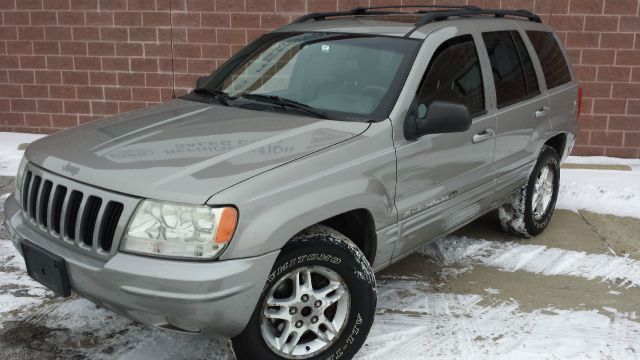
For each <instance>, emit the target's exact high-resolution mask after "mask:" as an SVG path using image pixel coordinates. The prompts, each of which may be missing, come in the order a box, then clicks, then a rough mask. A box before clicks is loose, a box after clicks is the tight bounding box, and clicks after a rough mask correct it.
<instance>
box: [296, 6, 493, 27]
mask: <svg viewBox="0 0 640 360" xmlns="http://www.w3.org/2000/svg"><path fill="white" fill-rule="evenodd" d="M412 8H432V9H448V10H453V9H456V10H481V9H480V8H478V7H476V6H472V5H468V6H454V5H385V6H371V7H363V6H360V7H356V8H353V9H351V10H346V11H334V12H316V13H309V14H306V15H303V16H301V17H299V18H297V19H295V20H294V21H293V22H292V24H298V23H302V22H306V21H309V20H315V21H322V20H326V18H328V17H338V16H357V15H401V14H425V13H427V11H426V10H419V11H416V12H401V11H380V10H384V9H412Z"/></svg>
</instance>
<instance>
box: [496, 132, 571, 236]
mask: <svg viewBox="0 0 640 360" xmlns="http://www.w3.org/2000/svg"><path fill="white" fill-rule="evenodd" d="M543 177H544V179H543ZM559 187H560V159H559V157H558V153H557V152H556V150H555V149H554V148H552V147H550V146H547V145H544V146H543V147H542V151H541V152H540V156H539V157H538V161H537V163H536V165H535V167H534V168H533V171H532V172H531V175H529V179H528V180H527V182H526V183H525V184H524V185H523V186H522V188H521V189H520V190H518V192H517V193H516V194H515V195H514V196H513V198H512V199H511V201H510V202H509V203H507V204H505V205H503V206H501V207H500V208H499V209H498V216H499V217H500V225H501V227H502V229H503V230H504V231H506V232H509V233H512V234H514V235H517V236H522V237H532V236H536V235H538V234H540V233H541V232H542V231H543V230H544V229H545V228H546V227H547V225H548V224H549V220H551V216H552V215H553V211H554V210H555V207H556V200H557V199H558V189H559Z"/></svg>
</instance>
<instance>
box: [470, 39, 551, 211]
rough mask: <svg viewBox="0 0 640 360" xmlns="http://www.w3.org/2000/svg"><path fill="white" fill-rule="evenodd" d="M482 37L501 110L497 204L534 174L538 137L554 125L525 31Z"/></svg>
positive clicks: (497, 138) (496, 161) (494, 200)
mask: <svg viewBox="0 0 640 360" xmlns="http://www.w3.org/2000/svg"><path fill="white" fill-rule="evenodd" d="M482 41H483V46H482V50H483V51H485V52H486V55H487V56H488V58H489V62H490V64H491V74H490V76H491V77H492V78H493V79H492V90H493V94H492V95H493V96H494V99H495V102H494V103H495V107H496V116H497V128H496V150H495V155H494V156H495V157H494V166H495V169H496V192H495V195H494V197H493V200H492V202H491V204H490V206H495V205H497V204H498V203H500V202H501V201H503V200H504V199H505V198H507V197H508V195H509V193H511V192H512V191H513V190H515V189H517V188H518V187H519V186H521V185H522V183H523V182H524V181H526V179H527V177H528V176H529V173H530V172H531V169H532V168H533V165H534V164H535V161H536V155H537V152H538V142H539V140H540V138H541V135H543V134H545V133H546V132H547V131H548V129H549V122H548V117H549V114H550V107H549V100H548V97H547V96H546V95H545V94H544V93H543V92H542V91H541V89H540V79H539V78H538V75H537V74H536V71H535V68H534V65H533V61H532V58H531V56H530V55H529V50H528V49H527V46H526V45H525V42H524V40H523V37H522V34H521V33H520V31H518V30H516V29H515V28H514V29H508V30H496V31H483V32H482Z"/></svg>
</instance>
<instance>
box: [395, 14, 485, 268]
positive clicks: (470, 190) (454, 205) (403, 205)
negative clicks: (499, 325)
mask: <svg viewBox="0 0 640 360" xmlns="http://www.w3.org/2000/svg"><path fill="white" fill-rule="evenodd" d="M466 34H472V35H473V37H474V41H475V43H476V47H477V45H478V38H477V37H476V36H475V35H474V34H473V27H472V26H470V24H464V23H461V24H459V25H456V26H444V27H443V28H440V29H437V30H435V31H433V32H432V33H431V34H429V35H428V36H427V38H426V40H425V43H424V44H423V47H422V49H421V51H420V53H419V54H418V58H417V59H416V63H415V64H414V68H413V69H412V72H411V75H410V79H409V80H408V81H407V84H406V85H405V89H404V90H403V93H402V98H401V101H403V102H404V104H410V103H411V101H412V100H413V97H414V95H415V94H416V91H417V89H418V87H419V85H420V81H421V79H422V78H423V75H424V73H425V71H426V70H427V67H428V65H429V62H430V60H431V58H432V56H433V54H434V52H435V51H436V50H437V48H438V47H439V46H440V45H441V44H442V43H443V42H445V41H447V40H449V39H451V38H454V37H457V36H461V35H466ZM478 53H479V51H478ZM480 65H481V68H484V67H486V64H485V63H484V61H483V60H482V59H480ZM485 73H486V71H483V75H482V76H483V82H484V84H485V89H484V92H485V94H486V93H488V88H487V87H486V84H487V83H488V81H489V79H488V78H487V77H486V75H485ZM485 98H486V97H485ZM404 104H400V105H401V106H402V105H404ZM405 106H407V105H405ZM485 106H486V104H485ZM407 108H408V106H407ZM405 114H406V110H405V111H404V112H398V113H396V117H395V118H394V126H395V129H396V131H395V132H394V142H395V144H396V151H397V155H398V187H397V192H396V205H397V207H398V218H399V223H398V232H399V235H398V236H399V240H398V245H397V246H396V250H395V251H394V258H399V257H402V256H404V255H406V254H407V253H409V252H411V251H413V250H415V249H416V248H418V247H420V246H422V245H423V244H424V243H425V242H427V241H428V240H431V239H433V238H436V237H438V236H439V235H441V234H443V233H446V232H448V231H450V230H451V229H453V228H455V227H457V226H459V225H460V224H464V223H466V222H468V221H469V220H471V219H474V218H476V217H477V216H479V215H481V214H482V213H483V212H484V211H485V209H486V207H487V204H488V200H489V198H490V196H491V194H492V191H493V169H492V161H493V151H494V147H495V139H494V138H493V137H490V138H488V139H486V140H485V141H482V142H478V143H473V142H472V138H473V136H474V134H476V133H480V132H482V131H483V130H485V129H491V130H495V127H496V118H495V116H494V115H493V114H489V113H487V114H484V115H480V116H478V117H476V118H474V119H473V123H472V125H471V127H470V129H469V130H467V131H465V132H460V133H449V134H431V135H425V136H423V137H421V138H419V139H417V140H406V139H405V138H404V134H403V132H402V130H401V129H402V124H403V122H404V119H405Z"/></svg>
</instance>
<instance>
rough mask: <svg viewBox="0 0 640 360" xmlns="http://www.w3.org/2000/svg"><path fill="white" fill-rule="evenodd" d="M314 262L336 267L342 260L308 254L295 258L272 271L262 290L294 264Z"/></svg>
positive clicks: (325, 255)
mask: <svg viewBox="0 0 640 360" xmlns="http://www.w3.org/2000/svg"><path fill="white" fill-rule="evenodd" d="M314 260H318V261H323V262H327V263H330V264H333V265H337V264H340V263H341V262H342V259H340V258H339V257H336V256H332V255H327V254H308V255H300V256H298V257H295V258H293V259H291V260H289V261H287V262H286V263H284V264H282V265H280V266H279V267H278V268H277V269H276V270H274V271H272V272H271V274H269V276H268V277H267V282H266V283H265V285H264V289H263V291H264V290H266V289H267V287H268V285H269V284H270V283H271V282H273V280H274V279H275V278H276V277H277V276H278V275H280V274H282V273H284V272H286V271H287V270H288V269H289V268H291V267H293V266H295V265H296V264H300V263H302V262H304V261H314Z"/></svg>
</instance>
